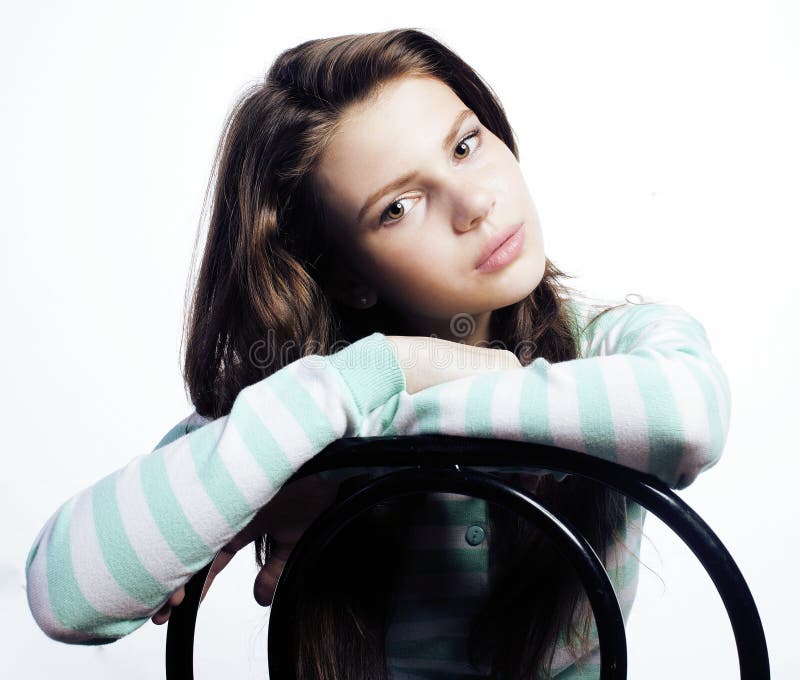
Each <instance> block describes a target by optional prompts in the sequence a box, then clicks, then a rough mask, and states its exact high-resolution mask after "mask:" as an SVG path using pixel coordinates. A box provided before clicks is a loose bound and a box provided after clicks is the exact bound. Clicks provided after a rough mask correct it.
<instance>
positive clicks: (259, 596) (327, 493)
mask: <svg viewBox="0 0 800 680" xmlns="http://www.w3.org/2000/svg"><path fill="white" fill-rule="evenodd" d="M338 489H339V484H338V482H330V481H326V480H323V479H322V478H321V477H320V476H319V475H311V476H309V477H304V478H303V479H300V480H298V481H296V482H293V483H292V484H291V485H289V486H285V487H282V488H281V490H280V491H279V492H278V493H277V494H276V495H275V496H274V497H273V498H272V500H270V502H269V503H267V504H266V505H265V506H264V508H263V509H262V512H261V513H259V514H260V516H259V517H258V524H257V526H256V527H255V529H256V533H257V534H258V535H261V534H263V533H265V532H268V533H269V535H270V536H271V539H272V540H271V545H270V554H269V556H268V559H267V561H266V564H265V565H264V566H263V567H262V568H261V570H260V571H259V573H258V575H257V576H256V579H255V582H254V583H253V597H254V598H255V600H256V602H258V604H260V605H261V606H262V607H268V606H269V605H271V604H272V597H273V595H274V594H275V587H276V586H277V584H278V579H279V578H280V575H281V573H282V572H283V567H284V566H285V565H286V561H287V560H288V559H289V555H290V554H291V552H292V550H294V546H295V544H296V543H297V541H299V540H300V538H301V536H302V535H303V534H304V533H305V531H306V529H308V527H309V526H310V525H311V523H312V522H313V521H314V520H315V519H316V518H317V517H318V516H319V515H320V514H322V512H323V511H325V510H326V509H328V508H329V507H330V506H331V505H332V504H333V502H334V501H335V500H336V495H337V492H338Z"/></svg>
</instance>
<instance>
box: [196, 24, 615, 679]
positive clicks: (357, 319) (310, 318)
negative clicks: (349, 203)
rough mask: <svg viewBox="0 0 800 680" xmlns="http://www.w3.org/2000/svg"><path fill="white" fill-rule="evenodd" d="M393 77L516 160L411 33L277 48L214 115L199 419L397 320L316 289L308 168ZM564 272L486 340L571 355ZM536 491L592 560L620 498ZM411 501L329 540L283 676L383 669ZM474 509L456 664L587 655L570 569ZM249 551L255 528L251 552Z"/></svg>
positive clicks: (450, 59) (468, 81)
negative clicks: (474, 539)
mask: <svg viewBox="0 0 800 680" xmlns="http://www.w3.org/2000/svg"><path fill="white" fill-rule="evenodd" d="M406 75H425V76H429V77H434V78H438V79H439V80H441V81H442V82H443V83H445V84H446V85H448V86H449V87H450V88H451V89H452V90H453V91H454V92H455V94H456V95H457V96H458V97H459V98H460V99H461V100H462V101H463V102H464V103H465V104H466V105H467V106H469V107H470V108H471V109H472V110H473V111H475V113H476V114H477V115H478V117H479V119H480V121H481V122H482V123H483V125H484V126H486V127H487V128H488V129H490V130H491V131H492V132H493V133H494V134H495V135H496V136H497V137H499V138H500V139H501V140H503V142H504V143H505V144H506V145H507V146H508V148H509V149H510V150H511V151H512V152H513V153H514V156H515V157H516V158H517V160H519V154H518V151H517V145H516V142H515V139H514V134H513V131H512V129H511V126H510V124H509V122H508V119H507V117H506V114H505V112H504V110H503V108H502V106H501V104H500V101H499V100H498V98H497V97H496V95H495V94H494V92H493V91H492V89H491V88H490V87H489V85H488V84H487V83H486V82H484V81H483V79H482V78H481V77H480V76H479V75H478V73H476V71H474V70H473V69H472V68H471V67H470V66H469V65H468V64H466V63H465V62H464V61H463V60H462V59H461V58H460V57H458V56H457V55H456V54H455V53H454V52H453V51H452V50H450V49H449V48H448V47H446V46H445V45H444V44H442V43H441V42H440V41H438V40H436V39H435V38H433V37H432V36H430V35H428V34H426V33H424V32H423V31H420V30H416V29H396V30H390V31H384V32H379V33H367V34H353V35H344V36H338V37H332V38H325V39H319V40H310V41H307V42H304V43H302V44H300V45H297V46H296V47H292V48H290V49H287V50H285V51H284V52H282V53H281V54H280V55H279V56H278V57H277V58H276V59H275V61H274V63H273V64H272V66H271V67H270V69H269V70H268V72H267V73H266V76H265V77H264V79H263V80H262V81H260V82H258V83H257V84H255V85H253V86H251V87H250V88H249V89H248V90H247V91H246V92H244V93H243V94H242V95H241V96H240V97H239V99H238V100H237V102H236V104H235V105H234V107H233V109H232V110H231V112H230V114H229V115H228V118H227V120H226V122H225V129H224V131H223V135H222V137H221V139H220V143H219V146H218V148H217V154H216V157H215V161H214V170H213V172H212V176H211V180H210V183H209V190H210V189H211V188H212V186H213V195H212V204H211V213H210V220H209V225H208V232H207V237H206V240H205V245H204V251H203V258H202V263H201V266H200V269H199V272H198V274H197V280H196V285H195V286H194V293H193V296H192V298H191V306H190V309H189V310H188V313H187V317H186V326H185V329H184V330H185V338H186V354H185V360H184V380H185V383H186V386H187V388H188V391H189V394H190V396H191V399H192V402H193V403H194V405H195V408H196V410H197V412H198V413H199V414H200V415H204V416H208V417H211V418H218V417H221V416H223V415H226V414H228V413H229V412H230V410H231V407H232V405H233V402H234V400H235V398H236V396H237V395H238V393H239V392H240V391H241V390H242V389H243V388H244V387H247V386H248V385H251V384H253V383H255V382H257V381H259V380H261V379H263V378H264V377H266V376H268V375H270V374H272V373H274V372H275V371H277V370H278V369H280V368H281V367H282V366H285V365H287V364H289V363H291V362H292V361H295V360H296V359H299V358H300V357H302V356H305V355H306V354H308V353H311V352H312V351H313V352H314V353H319V354H327V353H329V352H330V351H331V349H332V348H334V347H335V346H339V345H340V344H341V343H343V342H344V343H347V342H354V341H356V340H358V339H359V338H361V337H364V336H365V335H367V334H370V333H372V332H375V331H379V332H383V333H386V334H400V333H399V332H398V331H397V317H396V315H395V314H394V313H393V311H392V310H391V309H390V308H389V307H388V306H385V305H384V304H383V303H382V302H381V301H378V303H377V304H375V305H374V306H373V307H371V308H370V309H368V310H353V309H351V308H349V307H346V306H344V305H341V304H339V303H337V302H336V301H335V300H334V299H333V298H331V297H330V296H329V295H328V294H327V293H326V284H325V282H326V279H325V272H326V268H327V266H328V264H329V263H330V259H331V256H332V249H331V243H330V241H329V239H328V233H329V231H328V227H327V225H326V211H325V206H324V205H323V203H322V201H321V200H320V197H319V195H318V192H317V190H316V187H315V184H314V170H315V168H316V167H317V164H318V162H319V159H320V157H321V155H322V153H323V151H324V149H325V148H326V145H327V143H328V141H329V140H330V139H331V136H332V135H333V134H334V133H335V131H336V129H337V124H338V123H339V121H340V120H341V118H342V115H343V113H344V112H345V111H346V110H347V109H348V108H349V107H350V106H352V105H354V104H359V103H363V102H368V101H369V100H370V98H371V97H374V96H375V95H376V94H377V93H378V92H379V91H380V88H381V87H382V86H384V85H385V84H386V83H387V82H389V81H390V80H392V79H394V78H398V77H402V76H406ZM208 196H209V194H208V193H207V196H206V199H208ZM196 254H197V247H196V248H195V256H196ZM193 269H194V267H193ZM565 277H566V278H572V277H571V276H570V275H568V274H565V273H564V272H562V271H561V270H560V269H558V268H557V267H556V266H555V265H554V264H553V263H552V262H551V261H550V260H549V259H546V263H545V271H544V275H543V278H542V280H541V282H540V283H539V285H538V286H537V287H536V289H535V290H534V291H533V292H531V293H530V295H528V296H527V297H526V298H525V299H523V300H520V301H519V302H517V303H515V304H512V305H509V306H508V307H504V308H502V309H498V310H495V312H493V314H492V319H491V324H490V327H491V331H490V333H491V340H492V341H493V342H497V341H499V342H502V343H504V346H505V347H508V348H512V347H513V348H515V351H516V352H517V354H518V358H519V359H520V362H521V363H522V364H523V365H527V364H529V363H530V362H531V361H533V360H534V359H535V358H537V357H543V358H545V359H546V360H547V361H549V362H560V361H567V360H570V359H575V358H577V357H578V356H579V344H578V336H579V334H580V332H581V331H582V330H583V329H580V328H578V327H577V324H576V317H575V316H574V315H573V314H571V312H570V306H569V304H568V299H569V297H570V293H571V292H574V291H572V289H571V288H570V287H568V286H566V285H565V284H564V283H563V282H561V280H560V279H562V278H565ZM606 311H607V310H606ZM256 350H258V351H256ZM265 351H266V353H267V355H268V357H269V360H265V358H264V352H265ZM536 492H537V495H538V497H539V498H540V499H542V500H543V501H544V502H545V503H547V504H548V505H549V506H551V507H553V508H555V509H556V510H558V511H560V512H561V513H563V514H564V515H566V516H567V517H568V518H569V519H570V520H572V521H573V523H575V524H576V525H577V527H578V528H579V529H580V530H581V531H583V532H584V534H585V535H586V537H587V539H588V540H589V542H590V543H591V544H592V546H593V547H594V548H595V550H596V551H597V553H598V555H599V556H600V557H601V559H605V557H606V554H607V549H608V546H609V544H610V542H611V541H612V540H613V539H615V538H618V536H619V533H618V530H619V529H620V528H621V525H622V522H623V521H624V517H625V506H624V500H623V498H622V497H621V496H619V495H618V494H616V493H615V492H612V491H610V490H608V489H606V488H605V487H602V486H601V485H598V484H595V483H593V482H591V481H589V480H585V479H581V478H577V477H567V478H566V479H565V480H564V481H562V482H556V481H555V480H554V478H553V477H552V476H550V475H547V476H544V477H542V478H541V480H540V481H539V483H538V487H537V489H536ZM418 502H419V499H418V498H416V497H409V498H406V499H402V500H401V501H395V502H393V503H387V504H384V505H382V506H379V507H377V508H375V509H373V511H371V512H370V513H367V514H365V515H364V516H362V518H361V519H359V520H358V521H356V522H354V523H351V524H350V525H349V526H348V527H347V529H346V530H345V531H344V532H343V533H342V534H341V535H340V536H339V537H338V538H337V540H336V541H334V542H333V544H332V545H331V547H330V549H329V551H328V552H329V554H328V555H327V556H326V557H325V559H324V560H323V562H324V564H320V565H319V568H318V573H317V576H318V578H317V579H316V580H315V582H314V584H313V585H312V586H310V587H309V589H308V590H307V591H306V593H305V594H304V600H303V602H302V604H301V606H300V608H299V611H298V616H297V624H296V625H297V628H296V631H295V632H296V634H295V641H296V649H295V659H296V676H297V677H298V678H301V679H303V680H311V679H314V680H334V679H336V680H356V679H359V678H363V679H364V680H376V679H379V678H386V677H387V669H386V659H385V651H384V642H385V635H386V631H387V625H388V620H389V616H390V613H391V608H392V601H393V600H392V597H393V593H394V589H395V587H396V583H397V581H396V579H397V575H398V573H399V572H400V570H401V569H402V559H398V558H397V555H396V549H395V546H397V545H401V544H402V543H398V541H401V540H402V538H403V536H404V533H403V532H404V527H403V526H402V521H400V520H401V516H402V515H403V514H404V513H405V512H406V511H407V510H408V508H409V507H410V506H413V505H414V504H415V503H418ZM489 513H490V522H491V524H492V527H493V535H494V536H496V537H497V540H495V541H493V542H492V545H491V546H490V559H491V560H492V563H493V564H495V565H496V570H495V571H494V572H493V577H492V583H491V597H490V598H489V600H488V601H487V602H486V604H485V606H484V607H483V609H482V610H481V611H480V612H479V614H478V615H477V616H476V617H475V618H474V620H473V622H472V628H471V631H470V639H471V644H470V655H471V658H470V661H471V662H472V663H473V664H475V665H478V664H480V663H486V664H490V665H491V668H492V671H493V673H502V675H503V677H504V678H509V679H510V678H520V679H522V678H525V679H528V678H539V677H546V676H548V669H549V668H550V665H551V664H552V660H553V653H554V650H555V647H556V644H557V642H558V641H559V639H562V640H564V641H566V642H567V644H568V645H569V649H570V650H572V653H573V655H574V657H575V658H576V660H577V659H578V658H580V657H581V656H582V655H583V654H585V653H586V651H587V650H588V643H589V637H590V633H591V626H592V618H591V610H590V609H589V608H588V606H587V605H588V602H587V600H586V598H585V595H584V594H583V591H582V589H581V587H580V583H579V581H578V580H577V578H576V576H575V574H574V573H573V572H572V571H571V569H570V568H568V567H567V564H566V562H565V561H564V560H563V558H561V557H560V555H559V554H558V553H557V552H556V551H555V549H554V548H553V546H551V545H550V544H549V542H548V541H547V540H545V539H544V538H543V536H542V535H541V534H540V533H539V532H538V530H537V529H536V528H535V527H533V526H531V525H529V524H527V523H525V522H522V521H520V520H519V519H517V518H515V517H512V516H509V515H507V514H505V513H504V512H501V511H500V510H499V509H498V508H497V507H495V506H489ZM367 546H369V547H368V548H367ZM264 548H265V541H264V537H262V539H261V540H259V541H257V542H256V561H257V563H258V564H259V565H263V563H264V558H265V556H264ZM540 584H548V587H547V588H537V586H538V585H540Z"/></svg>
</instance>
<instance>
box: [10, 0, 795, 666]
mask: <svg viewBox="0 0 800 680" xmlns="http://www.w3.org/2000/svg"><path fill="white" fill-rule="evenodd" d="M4 4H5V7H4V12H3V15H4V16H3V19H2V21H0V56H1V57H2V58H1V59H0V64H1V66H0V69H2V73H1V74H0V75H1V76H2V78H1V79H0V87H1V88H2V100H3V102H2V107H0V116H1V117H2V119H1V120H0V123H1V124H0V131H1V132H0V134H2V154H3V162H2V165H1V166H0V173H2V177H0V192H2V206H1V207H2V230H3V239H2V249H0V265H1V266H0V277H2V279H1V280H2V294H3V309H4V314H3V331H2V333H1V334H0V338H2V339H0V342H1V343H2V346H1V347H0V368H1V369H2V384H3V391H2V397H0V400H1V401H0V412H2V414H3V415H2V436H3V474H2V475H0V504H2V505H0V516H2V518H3V520H2V521H3V527H4V530H3V545H2V548H1V549H0V640H2V641H3V647H4V649H5V652H4V653H3V654H2V655H0V675H1V676H3V677H15V678H22V677H25V678H45V677H50V676H55V675H58V676H59V677H61V678H81V679H83V680H90V679H94V678H108V677H111V676H112V674H113V676H114V677H117V678H143V677H147V678H156V677H161V676H162V674H163V671H162V667H163V648H164V636H165V633H166V627H157V626H155V625H153V624H152V623H147V624H146V625H145V626H144V627H142V628H140V629H139V630H137V631H136V632H135V633H133V634H132V635H130V636H129V637H127V638H125V639H123V640H121V641H118V642H116V643H114V644H112V645H109V646H105V647H79V646H68V645H64V644H61V643H56V642H53V641H51V640H49V639H48V638H46V637H45V636H44V634H43V633H42V632H41V631H40V630H39V629H38V628H37V627H36V625H35V623H34V621H33V619H32V617H31V616H30V613H29V611H28V608H27V603H26V599H25V591H24V583H25V576H24V561H25V556H26V554H27V551H28V548H29V547H30V544H31V542H32V541H33V539H34V537H35V535H36V533H37V531H38V530H39V528H40V526H41V525H42V524H43V523H44V522H45V521H46V519H47V518H48V517H49V516H50V514H51V513H52V512H53V511H54V510H55V509H56V508H57V506H58V505H60V504H61V502H62V501H64V500H65V499H66V498H67V497H69V496H71V495H72V494H74V493H75V492H77V491H79V490H80V489H82V488H84V487H86V486H88V485H90V484H92V483H94V482H95V481H97V480H98V479H99V478H100V477H102V476H105V475H106V474H108V473H109V472H111V471H113V470H115V469H117V468H119V467H121V466H123V465H124V464H126V463H127V462H128V461H129V460H130V459H131V458H133V457H134V456H136V455H139V454H141V453H144V452H148V451H150V450H151V449H152V448H153V446H154V445H155V443H156V442H157V441H158V440H159V439H160V438H161V436H162V435H163V434H164V433H165V432H166V431H167V430H168V429H169V428H170V427H171V426H172V425H173V424H174V423H175V422H177V421H178V420H180V419H181V418H182V417H184V416H185V415H186V414H188V413H189V412H190V411H191V406H190V405H189V403H188V401H187V399H186V396H185V393H184V390H183V385H182V380H181V375H180V368H181V362H180V347H179V345H180V337H181V323H182V312H183V304H184V290H185V285H186V281H187V276H188V274H189V270H190V260H191V253H192V248H193V245H194V241H195V236H196V233H197V228H198V224H200V223H201V207H202V201H203V196H204V193H205V189H206V184H207V181H208V176H209V171H210V168H211V161H212V157H213V153H214V150H215V147H216V144H217V140H218V138H219V134H220V132H221V129H222V123H223V120H224V118H225V115H226V114H227V112H228V111H229V109H230V107H231V106H232V104H233V102H234V100H235V98H236V96H237V95H238V93H240V92H241V91H242V90H243V89H244V88H245V87H246V86H247V85H249V84H250V83H252V82H253V81H255V80H256V79H258V78H260V77H261V76H262V75H263V73H264V72H265V71H266V69H267V68H268V66H269V64H270V63H271V62H272V60H273V59H274V57H275V56H276V55H277V54H278V53H279V52H280V51H282V50H283V49H285V48H287V47H290V46H293V45H296V44H298V43H300V42H303V41H305V40H308V39H312V38H318V37H325V36H331V35H339V34H343V33H356V32H371V31H377V30H385V29H389V28H396V27H402V26H411V27H418V28H421V29H423V30H426V31H428V32H430V33H432V34H433V35H434V36H435V37H437V38H439V39H440V40H442V41H444V42H445V43H446V44H448V45H449V46H450V47H452V48H453V49H455V51H456V52H458V53H459V54H460V55H461V56H462V57H463V58H464V59H466V61H467V62H469V63H470V64H472V65H473V66H474V67H475V68H476V69H477V70H478V72H479V73H480V74H481V75H482V76H483V77H484V78H486V80H487V81H488V82H489V83H490V84H491V85H492V87H493V88H494V89H495V91H496V92H497V94H498V95H499V97H500V99H501V100H502V102H503V104H504V106H505V108H506V111H507V113H508V116H509V119H510V120H511V123H512V126H513V127H514V130H515V132H516V134H517V136H518V140H519V145H520V150H521V163H522V165H523V169H524V172H525V175H526V177H527V179H528V181H529V184H530V186H531V190H532V193H533V195H534V199H535V200H536V202H537V205H538V208H539V213H540V217H541V220H542V228H543V231H544V238H545V247H546V252H547V254H548V256H549V257H550V258H551V259H552V260H553V261H554V262H555V263H556V264H557V265H558V266H560V267H561V268H563V269H565V270H566V271H567V272H570V273H572V274H575V275H576V276H578V279H577V280H575V281H573V282H572V283H573V284H574V285H576V286H578V287H579V288H581V289H582V290H584V291H585V292H587V293H589V294H590V295H595V296H599V297H607V298H620V297H622V296H624V295H626V294H628V293H638V294H641V295H644V296H646V297H648V298H656V299H659V300H663V301H667V302H671V303H674V304H679V305H681V306H683V307H684V308H685V309H687V310H688V311H689V312H690V313H692V314H693V315H694V316H696V318H698V319H699V320H700V321H701V322H702V323H703V325H704V326H705V328H706V331H707V333H708V336H709V338H710V341H711V343H712V347H713V349H714V351H715V353H716V355H717V356H718V357H719V359H720V360H721V362H722V364H723V366H724V367H725V368H726V370H727V372H728V376H729V379H730V383H731V389H732V394H733V415H732V423H731V428H730V433H729V437H728V442H727V446H726V449H725V453H724V455H723V457H722V460H721V462H720V463H719V464H718V465H717V466H716V467H714V468H713V469H711V470H709V471H707V472H705V473H704V474H702V475H701V476H700V478H699V479H698V480H697V481H696V483H695V484H694V485H692V486H691V487H690V488H688V489H687V490H685V491H682V492H680V495H681V496H682V497H683V498H684V499H685V500H686V501H687V502H688V503H689V504H690V505H692V506H693V507H694V508H695V510H697V511H698V512H699V513H700V515H701V516H702V517H703V518H704V519H705V520H706V521H707V522H708V523H709V524H710V525H711V526H712V527H713V529H714V530H715V531H716V533H717V534H718V535H719V536H720V538H721V539H722V540H723V542H724V543H725V544H726V545H727V546H728V548H729V549H730V551H731V553H732V554H733V556H734V558H735V560H736V561H737V563H738V565H739V567H740V568H741V570H742V572H743V573H744V575H745V577H746V579H747V581H748V583H749V584H750V587H751V589H752V592H753V595H754V597H755V599H756V602H757V604H758V606H759V608H760V612H761V616H762V619H763V622H764V627H765V630H766V635H767V640H768V644H769V648H770V654H771V662H772V668H773V677H775V678H787V677H795V676H796V672H797V671H796V666H797V663H798V662H797V653H796V646H795V641H794V639H793V637H794V636H793V637H792V638H790V633H791V631H792V630H795V632H796V631H797V623H796V618H797V610H798V607H800V596H798V588H797V576H796V569H794V568H793V565H794V564H795V563H796V560H797V558H798V554H797V549H796V547H795V542H796V540H797V538H798V535H797V530H796V525H795V524H794V523H793V522H791V517H795V516H796V504H795V503H794V502H793V501H794V500H795V498H796V497H797V495H798V494H797V474H798V464H797V459H798V453H800V451H798V444H797V437H796V434H795V430H794V428H795V426H796V425H797V415H796V409H797V406H798V403H799V402H800V400H798V397H797V388H796V386H797V384H798V379H800V371H798V359H797V353H796V341H797V337H798V330H799V329H798V320H797V316H798V314H797V312H798V305H797V299H798V293H800V284H798V275H799V273H798V266H797V262H796V260H797V252H796V249H797V245H798V237H797V234H798V230H799V229H800V209H798V203H797V199H798V193H799V192H798V188H800V170H799V167H800V163H799V162H798V158H800V135H799V134H798V124H797V121H798V120H800V101H799V95H798V93H799V92H800V89H799V88H798V85H800V82H799V81H800V78H798V71H799V70H800V69H799V68H798V66H799V65H800V49H799V48H798V45H800V31H799V30H798V28H800V21H799V19H800V13H799V12H798V5H797V4H796V3H793V2H791V0H783V1H779V0H772V1H768V0H759V1H758V2H756V1H754V0H753V1H750V2H734V1H731V0H727V1H725V2H722V1H720V2H710V1H697V0H695V1H692V2H689V1H686V0H672V1H670V2H652V1H645V2H643V1H642V0H639V1H636V2H633V1H631V2H621V1H618V0H609V1H606V2H602V3H598V2H591V1H589V0H586V1H583V2H577V1H561V2H543V1H533V2H531V1H528V2H525V3H519V4H514V3H499V2H493V3H475V2H459V3H433V2H430V1H429V0H426V1H425V2H417V1H414V0H406V1H405V2H403V3H393V4H391V5H386V6H385V7H383V6H380V5H379V4H378V3H375V4H374V5H367V4H365V5H363V6H360V5H357V4H355V3H348V2H338V3H318V4H316V5H314V4H313V3H308V2H305V3H285V4H279V3H270V2H244V1H230V0H229V1H227V2H225V3H222V2H218V3H209V2H206V3H189V2H184V3H180V2H164V1H163V0H162V1H160V2H154V1H152V0H148V1H146V2H142V1H138V2H128V3H109V2H88V1H86V0H81V1H73V2H69V3H61V2H53V1H49V2H43V1H40V2H36V3H25V4H22V3H18V4H15V5H14V6H13V8H12V7H11V5H10V3H4ZM645 531H646V534H647V536H648V537H649V539H650V540H649V541H648V540H645V542H644V549H643V552H642V560H643V561H644V563H645V564H646V565H647V566H649V567H650V568H652V569H653V570H654V571H655V572H656V573H657V574H658V577H656V576H654V575H653V574H651V573H650V572H649V571H648V570H647V569H645V568H642V570H641V574H642V576H641V579H642V580H641V586H640V595H639V598H638V600H637V604H636V605H635V607H634V612H633V615H632V618H631V622H630V626H629V629H628V635H629V655H630V673H629V677H631V678H635V679H640V678H646V679H648V680H657V679H660V678H665V679H666V678H669V679H673V678H676V677H682V678H683V677H685V678H734V677H738V676H737V670H736V669H737V665H736V652H735V648H734V646H733V637H732V634H731V632H730V627H729V624H728V622H727V617H726V614H725V612H724V609H723V607H722V606H721V604H720V603H719V600H718V598H717V596H716V594H715V592H714V590H713V587H712V586H711V583H710V581H709V580H708V579H707V577H706V576H705V574H704V572H703V571H702V570H701V568H700V566H699V564H698V563H697V562H696V561H695V560H694V558H693V557H692V556H691V555H690V553H689V551H688V549H687V548H685V547H684V546H683V545H682V544H681V543H680V542H679V541H678V540H677V539H676V538H675V537H673V536H672V535H671V534H670V533H669V532H668V531H666V530H665V529H664V528H663V526H662V525H660V524H659V523H658V521H657V520H655V519H654V518H653V517H652V516H650V517H649V519H648V520H647V523H646V524H645ZM251 555H252V553H251V551H250V550H247V551H246V552H245V554H244V555H242V556H240V558H237V560H235V561H234V564H233V565H232V566H231V567H230V569H229V570H228V571H226V572H224V573H223V575H222V576H221V577H220V579H219V580H218V582H217V584H215V587H214V589H212V593H211V595H209V598H208V599H207V600H206V602H205V603H204V604H203V608H201V615H200V623H199V630H198V641H197V658H198V664H199V665H201V666H202V670H201V671H200V672H198V674H197V677H198V678H200V679H201V680H202V678H211V677H215V675H218V674H220V673H226V674H227V677H230V678H237V679H238V678H244V677H263V673H264V668H265V666H266V662H265V654H264V646H265V640H266V627H265V626H264V620H265V612H264V610H262V609H260V608H259V607H258V606H257V605H255V603H254V602H253V601H252V598H251V596H250V588H251V584H252V576H253V575H254V573H255V567H254V566H252V565H251V559H252V558H251ZM248 673H249V675H248Z"/></svg>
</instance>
